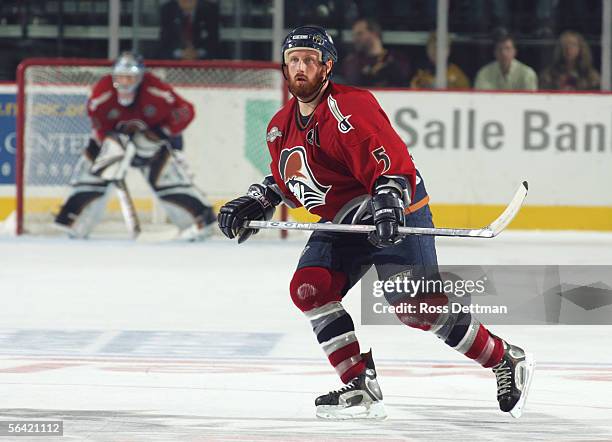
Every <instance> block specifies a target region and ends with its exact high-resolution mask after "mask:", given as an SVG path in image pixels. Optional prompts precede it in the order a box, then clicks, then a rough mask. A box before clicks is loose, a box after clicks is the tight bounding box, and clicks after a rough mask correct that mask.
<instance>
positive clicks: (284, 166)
mask: <svg viewBox="0 0 612 442" xmlns="http://www.w3.org/2000/svg"><path fill="white" fill-rule="evenodd" d="M278 167H279V172H280V175H281V178H282V179H283V181H284V182H285V184H286V186H287V188H288V189H289V190H290V191H291V192H292V193H293V195H294V196H295V197H296V198H297V199H298V201H299V202H300V203H302V205H303V206H304V207H305V208H306V209H307V210H310V209H313V208H315V207H317V206H322V205H323V204H325V197H326V196H327V192H329V189H331V186H324V185H322V184H321V183H319V182H318V181H317V179H316V178H315V176H314V174H313V173H312V170H311V169H310V166H309V165H308V160H307V158H306V149H304V146H296V147H293V148H291V149H283V150H282V151H281V154H280V161H279V164H278Z"/></svg>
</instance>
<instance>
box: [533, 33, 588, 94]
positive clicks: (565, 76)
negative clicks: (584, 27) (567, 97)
mask: <svg viewBox="0 0 612 442" xmlns="http://www.w3.org/2000/svg"><path fill="white" fill-rule="evenodd" d="M599 80H600V78H599V72H597V70H596V69H595V68H593V61H592V58H591V49H590V48H589V45H588V44H587V42H586V41H585V40H584V37H583V36H582V35H581V34H579V33H578V32H575V31H565V32H564V33H562V34H561V36H560V37H559V40H558V41H557V45H556V46H555V51H554V54H553V62H552V65H551V66H549V67H548V68H546V69H544V71H543V72H542V73H541V74H540V88H541V89H558V90H592V89H599Z"/></svg>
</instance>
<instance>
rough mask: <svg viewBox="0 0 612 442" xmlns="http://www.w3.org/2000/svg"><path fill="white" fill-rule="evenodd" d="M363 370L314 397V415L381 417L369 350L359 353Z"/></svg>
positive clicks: (321, 416)
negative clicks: (343, 383) (335, 387)
mask: <svg viewBox="0 0 612 442" xmlns="http://www.w3.org/2000/svg"><path fill="white" fill-rule="evenodd" d="M361 357H362V358H363V360H364V361H365V363H366V369H365V371H364V372H363V373H362V374H360V375H359V376H357V377H356V378H354V379H353V380H352V381H350V382H349V383H348V384H347V385H345V386H344V387H342V388H341V389H340V390H336V391H331V392H329V393H327V394H325V395H323V396H319V397H318V398H317V399H316V400H315V405H316V406H317V417H319V418H322V419H338V420H341V419H385V418H386V417H387V412H386V411H385V406H384V404H383V401H382V399H383V396H382V392H381V391H380V387H379V385H378V381H377V380H376V367H375V366H374V361H373V360H372V351H369V352H368V353H363V354H362V355H361Z"/></svg>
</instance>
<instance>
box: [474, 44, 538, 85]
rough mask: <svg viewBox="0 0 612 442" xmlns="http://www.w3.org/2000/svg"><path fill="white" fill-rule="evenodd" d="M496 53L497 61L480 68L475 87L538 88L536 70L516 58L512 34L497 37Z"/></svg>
mask: <svg viewBox="0 0 612 442" xmlns="http://www.w3.org/2000/svg"><path fill="white" fill-rule="evenodd" d="M494 54H495V61H493V62H491V63H489V64H487V65H485V66H483V67H482V68H480V70H479V71H478V73H477V74H476V83H475V85H474V88H475V89H497V90H503V89H514V90H529V91H535V90H537V89H538V76H537V75H536V73H535V71H534V70H533V69H531V68H530V67H529V66H527V65H526V64H523V63H521V62H520V61H518V60H517V59H516V48H515V46H514V38H513V37H512V36H511V35H508V34H505V35H501V36H499V37H497V38H496V40H495V51H494Z"/></svg>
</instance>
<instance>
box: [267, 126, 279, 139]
mask: <svg viewBox="0 0 612 442" xmlns="http://www.w3.org/2000/svg"><path fill="white" fill-rule="evenodd" d="M282 136H283V133H282V132H281V131H280V130H278V127H276V126H274V127H273V128H272V129H270V132H268V135H266V140H267V141H268V142H269V143H271V142H273V141H274V140H276V139H277V138H280V137H282Z"/></svg>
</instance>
